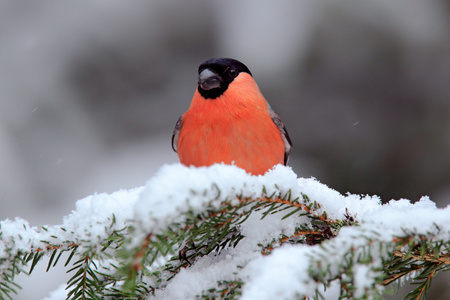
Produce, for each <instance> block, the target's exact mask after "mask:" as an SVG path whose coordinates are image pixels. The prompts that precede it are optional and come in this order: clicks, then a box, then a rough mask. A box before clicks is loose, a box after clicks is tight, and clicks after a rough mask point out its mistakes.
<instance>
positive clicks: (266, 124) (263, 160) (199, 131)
mask: <svg viewBox="0 0 450 300" xmlns="http://www.w3.org/2000/svg"><path fill="white" fill-rule="evenodd" d="M178 156H179V158H180V161H181V163H183V164H185V165H193V166H209V165H212V164H214V163H220V162H223V163H225V164H232V163H234V164H235V165H237V166H238V167H241V168H243V169H245V170H246V171H247V172H249V173H251V174H253V175H259V174H264V173H265V172H266V171H267V170H269V169H270V168H272V167H273V166H274V165H276V164H283V161H284V143H283V139H282V137H281V133H280V131H279V129H278V127H277V126H276V125H275V123H274V122H273V121H272V119H271V117H270V115H269V112H268V105H267V102H266V101H265V99H264V98H263V96H262V94H261V92H260V91H259V88H258V86H257V85H256V83H255V82H254V80H253V78H252V77H251V76H250V75H249V74H247V73H241V74H240V75H239V76H238V77H236V78H235V80H234V81H233V82H232V83H231V84H230V85H229V87H228V89H227V90H226V91H225V93H224V94H223V95H222V96H220V97H219V98H216V99H213V100H211V99H204V98H203V97H202V96H201V95H200V94H199V93H198V91H196V92H195V94H194V98H193V99H192V103H191V106H190V107H189V110H188V111H187V112H186V113H185V114H184V115H183V120H182V127H181V131H180V136H179V139H178Z"/></svg>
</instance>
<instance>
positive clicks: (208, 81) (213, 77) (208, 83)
mask: <svg viewBox="0 0 450 300" xmlns="http://www.w3.org/2000/svg"><path fill="white" fill-rule="evenodd" d="M222 81H223V80H222V78H221V77H220V76H219V75H217V74H216V73H214V72H213V71H211V70H210V69H204V70H203V71H201V72H200V74H198V85H199V86H200V87H201V88H202V89H204V90H205V91H208V90H212V89H216V88H220V85H221V84H222Z"/></svg>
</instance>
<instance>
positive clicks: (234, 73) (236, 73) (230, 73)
mask: <svg viewBox="0 0 450 300" xmlns="http://www.w3.org/2000/svg"><path fill="white" fill-rule="evenodd" d="M227 72H228V76H230V77H231V78H235V77H236V76H237V75H238V72H237V71H236V70H235V69H233V68H229V69H228V70H227Z"/></svg>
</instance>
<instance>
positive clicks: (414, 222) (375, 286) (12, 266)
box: [0, 164, 450, 300]
mask: <svg viewBox="0 0 450 300" xmlns="http://www.w3.org/2000/svg"><path fill="white" fill-rule="evenodd" d="M64 252H70V255H69V256H68V258H67V259H65V261H62V262H60V261H59V260H60V257H61V255H62V254H63V253H64ZM449 252H450V206H449V207H447V208H445V209H438V208H437V207H436V206H435V204H434V203H433V202H432V201H431V200H430V199H428V198H427V197H423V198H422V199H420V201H418V202H416V203H414V204H412V203H410V201H408V200H404V199H402V200H398V201H393V200H392V201H390V202H389V203H387V204H384V205H382V204H381V201H380V199H379V198H378V197H376V196H373V197H371V196H359V195H352V194H347V195H341V194H339V193H338V192H336V191H334V190H332V189H330V188H328V187H327V186H325V185H323V184H321V183H319V182H318V181H317V180H315V179H304V178H299V179H298V178H297V176H296V174H295V173H293V172H292V170H291V169H290V168H288V167H284V166H276V167H275V168H274V169H273V170H271V171H269V172H268V173H267V174H266V175H264V176H251V175H248V174H247V173H246V172H245V171H244V170H242V169H239V168H237V167H235V166H227V165H214V166H211V167H203V168H191V167H185V166H182V165H179V164H175V165H166V166H163V167H162V168H161V169H160V170H159V172H158V173H157V174H156V175H155V176H154V177H153V178H151V179H150V180H149V181H148V182H147V184H146V185H145V186H143V187H138V188H135V189H132V190H121V191H118V192H115V193H112V194H110V195H107V194H95V195H92V196H89V197H87V198H84V199H82V200H79V201H78V202H77V203H76V209H75V210H74V211H73V212H72V213H71V214H70V215H68V216H66V217H64V219H63V222H62V224H61V225H58V226H42V227H40V228H37V227H31V226H30V225H29V224H28V222H27V221H26V220H23V219H19V218H17V219H15V220H12V221H11V220H4V221H1V222H0V276H1V277H0V299H3V298H6V297H10V298H11V297H12V296H11V295H12V294H13V293H14V292H15V290H16V289H17V288H18V286H17V284H16V283H15V282H14V279H15V276H16V275H17V274H18V273H21V272H31V271H32V270H33V268H34V266H35V265H36V264H38V263H42V260H43V257H44V256H46V257H47V258H48V262H47V266H48V269H50V268H51V267H53V266H55V265H56V264H58V263H60V264H64V265H65V266H67V269H68V272H69V273H70V274H71V275H72V276H71V279H70V280H69V282H68V283H66V285H63V286H62V287H61V291H56V292H54V293H52V295H55V296H49V298H47V299H49V300H50V299H51V300H55V299H61V298H58V297H61V294H64V295H65V297H67V298H68V299H80V298H83V297H84V298H91V299H108V298H110V299H114V298H129V299H142V298H148V299H192V298H196V297H202V298H205V299H213V298H215V299H220V298H227V299H275V298H283V299H298V298H301V297H306V298H310V299H316V298H317V299H318V298H319V297H326V298H327V299H333V298H334V299H337V298H338V297H347V298H351V299H362V298H376V297H380V295H381V294H382V293H383V292H384V290H385V289H386V286H387V285H388V284H391V283H399V282H402V281H403V280H404V278H408V277H411V278H413V280H415V283H416V286H415V288H412V290H411V293H410V294H409V295H408V297H409V298H420V297H424V295H425V294H426V292H427V290H428V288H429V286H430V284H431V279H432V278H433V277H434V276H436V275H437V274H438V273H440V272H441V271H444V270H448V269H449V268H450V267H449V266H450V253H449ZM64 289H67V291H65V292H62V291H63V290H64Z"/></svg>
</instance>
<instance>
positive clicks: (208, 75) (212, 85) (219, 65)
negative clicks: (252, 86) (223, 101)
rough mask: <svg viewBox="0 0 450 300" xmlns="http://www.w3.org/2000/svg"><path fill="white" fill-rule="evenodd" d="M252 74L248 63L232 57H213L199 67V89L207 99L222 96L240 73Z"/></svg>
mask: <svg viewBox="0 0 450 300" xmlns="http://www.w3.org/2000/svg"><path fill="white" fill-rule="evenodd" d="M241 72H245V73H248V74H250V76H251V75H252V73H250V70H249V69H248V68H247V66H246V65H244V64H243V63H241V62H240V61H237V60H235V59H232V58H213V59H210V60H207V61H205V62H204V63H202V64H201V65H200V67H198V91H199V93H200V95H202V96H203V97H204V98H205V99H215V98H217V97H219V96H221V95H222V94H223V93H224V92H225V91H226V90H227V88H228V86H229V85H230V83H231V82H232V81H233V80H234V78H236V77H237V76H238V75H239V73H241Z"/></svg>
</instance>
